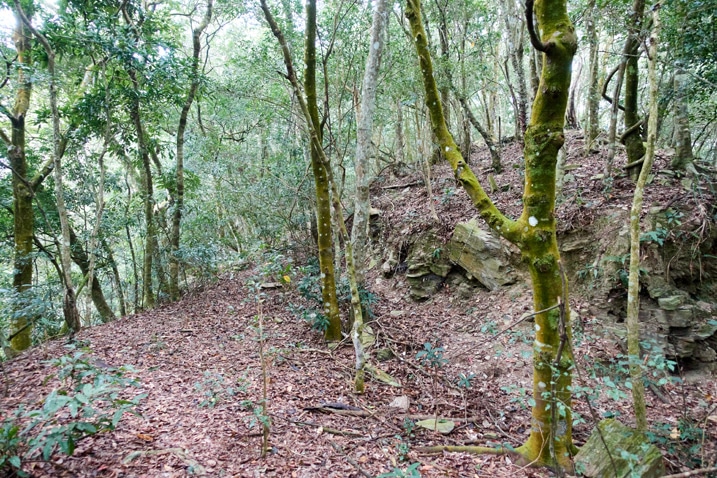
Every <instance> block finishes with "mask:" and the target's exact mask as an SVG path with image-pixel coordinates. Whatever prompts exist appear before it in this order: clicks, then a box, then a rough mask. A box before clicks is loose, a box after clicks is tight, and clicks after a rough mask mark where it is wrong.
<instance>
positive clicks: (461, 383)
mask: <svg viewBox="0 0 717 478" xmlns="http://www.w3.org/2000/svg"><path fill="white" fill-rule="evenodd" d="M475 376H476V374H474V373H472V372H471V373H468V374H465V373H461V374H459V375H458V377H457V378H456V385H458V387H460V388H465V389H466V390H467V389H469V388H471V387H472V386H473V379H474V378H475Z"/></svg>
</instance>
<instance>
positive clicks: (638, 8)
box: [616, 0, 645, 179]
mask: <svg viewBox="0 0 717 478" xmlns="http://www.w3.org/2000/svg"><path fill="white" fill-rule="evenodd" d="M632 8H633V11H632V15H631V18H630V24H629V25H628V36H627V40H626V41H625V55H626V56H627V60H626V62H625V105H624V106H625V114H624V116H623V118H624V124H625V132H624V133H623V135H622V137H621V138H620V141H621V142H622V143H623V144H624V145H625V149H626V152H627V163H628V165H629V164H632V163H635V162H636V161H638V160H640V159H642V158H643V157H644V156H645V146H644V145H643V144H642V134H641V131H642V128H641V127H640V126H639V124H640V123H641V122H642V119H641V118H640V114H639V111H638V100H639V94H638V88H639V86H640V76H639V68H638V61H639V60H640V43H642V24H643V21H642V18H643V16H644V13H645V0H635V1H634V3H633V5H632ZM616 101H617V100H616ZM640 169H641V166H640V165H637V166H635V167H633V168H630V171H629V172H630V174H631V176H633V177H634V178H635V179H637V176H638V175H639V173H640Z"/></svg>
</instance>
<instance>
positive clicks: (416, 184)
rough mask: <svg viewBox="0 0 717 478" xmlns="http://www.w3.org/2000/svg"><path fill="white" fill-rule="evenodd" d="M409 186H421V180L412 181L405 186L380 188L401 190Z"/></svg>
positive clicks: (393, 185)
mask: <svg viewBox="0 0 717 478" xmlns="http://www.w3.org/2000/svg"><path fill="white" fill-rule="evenodd" d="M411 186H423V179H419V180H418V181H414V182H412V183H407V184H392V185H390V186H382V187H381V189H401V188H408V187H411Z"/></svg>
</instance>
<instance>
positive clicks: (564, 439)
mask: <svg viewBox="0 0 717 478" xmlns="http://www.w3.org/2000/svg"><path fill="white" fill-rule="evenodd" d="M566 3H567V2H566V0H542V1H540V2H538V5H537V8H536V16H537V19H538V27H539V31H540V32H541V34H542V38H538V37H537V34H535V32H534V30H533V29H531V28H529V31H530V32H531V43H532V44H533V45H534V46H535V47H536V48H537V49H539V50H540V51H542V52H543V54H544V56H545V60H544V61H543V70H542V74H541V79H540V87H539V88H538V94H537V96H536V98H535V102H534V104H533V110H532V116H531V120H530V124H529V126H528V128H527V130H526V134H525V176H526V178H525V185H526V186H525V191H524V195H523V204H524V206H523V213H522V215H521V216H520V218H519V219H518V220H515V221H514V220H511V219H509V218H508V217H506V216H504V215H503V214H502V213H501V212H500V211H498V209H497V208H496V207H495V205H494V204H493V202H492V201H491V199H490V198H489V197H488V196H487V195H486V193H485V191H484V190H483V188H482V187H481V185H480V183H479V182H478V180H477V178H476V177H475V175H474V174H473V172H472V171H471V169H470V167H469V166H468V164H467V163H466V161H465V159H464V158H463V157H462V156H461V154H460V150H459V149H458V147H457V145H456V144H455V141H454V140H453V137H452V136H451V134H450V132H449V131H448V129H447V126H446V122H445V119H444V116H443V108H442V105H441V103H440V98H439V95H438V90H437V88H436V82H435V79H434V77H433V64H432V61H431V57H430V52H429V50H428V47H427V41H426V34H425V31H424V29H423V24H422V20H421V15H420V3H419V0H408V1H407V8H406V16H407V17H408V20H409V23H410V26H411V32H412V37H413V38H412V39H413V43H414V44H415V46H416V51H417V53H418V58H419V63H420V69H421V74H422V77H423V84H424V87H425V90H426V104H427V105H428V108H429V110H430V116H431V123H432V125H433V130H434V133H435V135H436V137H437V138H438V141H439V144H440V146H441V149H442V150H443V151H444V152H445V154H446V159H447V160H448V162H449V163H450V164H451V167H452V168H453V171H454V174H455V177H456V179H457V180H458V181H459V182H460V183H461V184H462V186H463V187H464V189H465V190H466V192H467V194H468V196H469V197H470V198H471V201H472V202H473V205H474V206H475V207H476V209H477V210H478V212H479V214H480V216H481V217H482V218H483V219H484V220H485V221H486V222H487V223H488V225H489V226H490V227H491V228H493V229H494V230H495V231H497V232H498V233H499V234H501V235H502V236H503V237H504V238H506V239H507V240H509V241H511V242H513V243H514V244H516V245H517V246H518V247H519V248H520V250H521V253H522V255H523V259H524V260H525V261H526V263H527V264H528V268H529V270H530V274H531V279H532V285H533V303H534V308H535V311H536V317H535V324H536V327H535V328H536V338H535V342H534V344H535V345H534V351H533V357H534V359H533V360H534V364H533V365H534V374H533V397H534V399H535V406H534V407H533V410H532V424H531V432H530V437H529V438H528V441H527V442H526V443H525V444H524V445H523V446H521V447H520V448H518V449H517V450H516V451H517V452H518V453H520V454H521V455H522V456H523V457H524V459H525V461H526V463H533V464H538V465H556V464H557V465H559V466H561V467H563V468H566V469H572V460H571V456H572V454H573V453H574V452H575V447H574V446H573V443H572V417H571V392H570V386H571V381H572V378H571V369H572V366H573V358H572V353H571V347H570V343H569V338H570V328H569V324H570V317H569V313H570V308H569V307H568V306H567V296H568V291H567V283H566V280H565V275H564V272H563V270H562V267H561V263H560V253H559V251H558V244H557V239H556V229H555V215H554V208H555V165H556V162H557V155H558V150H559V149H560V148H561V146H562V145H563V143H564V141H565V138H564V133H563V126H564V119H565V110H566V107H567V101H568V90H569V87H570V71H571V64H572V59H573V56H574V54H575V50H576V48H577V39H576V36H575V32H574V29H573V26H572V24H571V22H570V18H569V17H568V14H567V8H566ZM527 4H528V5H527V7H528V8H527V11H528V15H527V21H528V26H529V27H532V24H533V13H532V10H533V5H532V1H530V0H528V2H527Z"/></svg>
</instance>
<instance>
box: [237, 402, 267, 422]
mask: <svg viewBox="0 0 717 478" xmlns="http://www.w3.org/2000/svg"><path fill="white" fill-rule="evenodd" d="M241 406H242V408H243V409H245V410H248V411H250V412H251V415H250V416H249V417H248V418H247V419H246V424H247V426H248V427H249V428H254V427H255V426H257V425H259V426H261V427H269V426H271V417H270V416H269V415H267V414H266V413H265V407H264V400H259V401H258V402H254V401H252V400H242V402H241Z"/></svg>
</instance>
